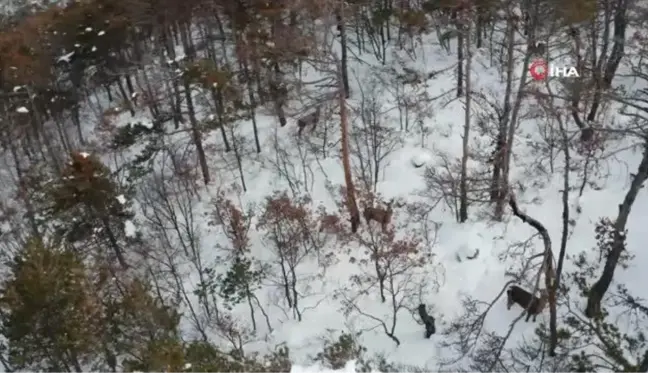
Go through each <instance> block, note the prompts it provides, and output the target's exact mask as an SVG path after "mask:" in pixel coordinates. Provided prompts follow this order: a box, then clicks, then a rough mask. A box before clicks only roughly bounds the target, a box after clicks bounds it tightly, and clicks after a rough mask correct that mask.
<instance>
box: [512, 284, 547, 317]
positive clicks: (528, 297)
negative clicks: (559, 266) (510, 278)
mask: <svg viewBox="0 0 648 373" xmlns="http://www.w3.org/2000/svg"><path fill="white" fill-rule="evenodd" d="M506 295H507V298H508V300H507V303H506V309H509V310H510V309H511V307H512V306H513V303H517V304H519V305H520V307H522V308H524V309H525V310H526V312H527V317H526V320H524V321H525V322H528V321H529V318H530V317H531V316H533V322H535V321H536V317H537V316H538V314H540V313H541V312H542V310H543V309H544V308H545V305H546V304H547V299H548V298H549V293H548V292H547V290H546V289H541V290H540V298H538V297H536V296H534V295H532V294H531V293H529V292H528V291H526V290H524V289H522V288H521V287H519V286H517V285H513V286H511V287H510V288H509V289H508V290H507V291H506Z"/></svg>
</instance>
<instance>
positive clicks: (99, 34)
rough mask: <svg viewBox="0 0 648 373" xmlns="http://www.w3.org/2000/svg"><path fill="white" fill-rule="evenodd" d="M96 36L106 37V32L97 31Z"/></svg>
mask: <svg viewBox="0 0 648 373" xmlns="http://www.w3.org/2000/svg"><path fill="white" fill-rule="evenodd" d="M97 35H98V36H103V35H106V31H103V30H102V31H99V32H98V33H97Z"/></svg>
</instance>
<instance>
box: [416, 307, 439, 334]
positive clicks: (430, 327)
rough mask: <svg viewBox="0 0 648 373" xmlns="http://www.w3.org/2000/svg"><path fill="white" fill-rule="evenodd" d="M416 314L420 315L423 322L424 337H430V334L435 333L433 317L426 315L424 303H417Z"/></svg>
mask: <svg viewBox="0 0 648 373" xmlns="http://www.w3.org/2000/svg"><path fill="white" fill-rule="evenodd" d="M418 314H419V316H420V317H421V321H423V324H424V325H425V338H426V339H430V337H431V336H432V334H434V333H436V326H435V325H434V317H432V316H430V315H428V313H427V310H426V309H425V304H419V306H418Z"/></svg>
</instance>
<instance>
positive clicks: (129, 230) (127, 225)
mask: <svg viewBox="0 0 648 373" xmlns="http://www.w3.org/2000/svg"><path fill="white" fill-rule="evenodd" d="M124 233H126V237H135V236H137V227H136V226H135V224H134V223H133V222H132V221H131V220H126V221H125V222H124Z"/></svg>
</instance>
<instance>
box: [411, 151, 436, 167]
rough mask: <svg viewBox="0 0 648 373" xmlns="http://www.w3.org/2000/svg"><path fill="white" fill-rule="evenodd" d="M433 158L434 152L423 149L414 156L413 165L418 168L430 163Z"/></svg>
mask: <svg viewBox="0 0 648 373" xmlns="http://www.w3.org/2000/svg"><path fill="white" fill-rule="evenodd" d="M432 159H433V156H432V154H431V153H430V152H429V151H427V150H425V149H421V150H420V151H418V152H416V153H415V154H414V155H413V156H412V166H414V167H416V168H420V167H423V166H424V165H426V164H429V163H430V162H431V161H432Z"/></svg>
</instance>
